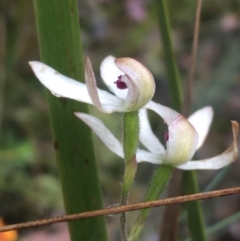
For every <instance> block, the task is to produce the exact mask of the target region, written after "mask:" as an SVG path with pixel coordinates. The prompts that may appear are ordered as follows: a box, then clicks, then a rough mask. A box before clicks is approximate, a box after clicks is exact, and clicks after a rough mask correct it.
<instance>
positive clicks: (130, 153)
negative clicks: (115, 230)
mask: <svg viewBox="0 0 240 241" xmlns="http://www.w3.org/2000/svg"><path fill="white" fill-rule="evenodd" d="M138 139H139V116H138V112H137V111H134V112H129V113H124V115H123V151H124V159H125V170H124V177H123V184H122V196H121V205H126V204H127V202H128V195H129V191H130V189H131V187H132V184H133V181H134V177H135V174H136V172H137V162H136V151H137V146H138ZM120 226H121V234H122V240H123V241H127V224H126V213H121V215H120Z"/></svg>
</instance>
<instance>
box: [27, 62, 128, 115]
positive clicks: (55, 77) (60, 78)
mask: <svg viewBox="0 0 240 241" xmlns="http://www.w3.org/2000/svg"><path fill="white" fill-rule="evenodd" d="M29 64H30V66H31V67H32V69H33V71H34V73H35V75H36V77H37V78H38V79H39V81H40V82H41V83H42V84H43V85H44V86H45V87H46V88H47V89H49V90H50V91H51V92H52V93H53V94H54V95H56V96H57V97H65V98H70V99H74V100H77V101H80V102H84V103H88V104H93V102H92V100H91V98H90V96H89V93H88V90H87V87H86V85H85V84H83V83H81V82H79V81H76V80H74V79H71V78H69V77H66V76H64V75H62V74H60V73H59V72H57V71H56V70H54V69H53V68H51V67H49V66H47V65H45V64H44V63H41V62H38V61H31V62H29ZM97 93H98V95H99V98H100V102H101V105H102V107H103V108H104V110H105V112H108V113H111V112H114V111H119V112H121V111H124V106H123V101H122V100H121V99H119V98H118V97H116V96H114V95H112V94H110V93H108V92H107V91H104V90H100V89H97Z"/></svg>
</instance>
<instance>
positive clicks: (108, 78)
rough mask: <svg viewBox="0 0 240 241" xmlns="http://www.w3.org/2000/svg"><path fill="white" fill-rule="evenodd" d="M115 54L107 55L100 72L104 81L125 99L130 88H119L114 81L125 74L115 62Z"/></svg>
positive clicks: (110, 88) (117, 94)
mask: <svg viewBox="0 0 240 241" xmlns="http://www.w3.org/2000/svg"><path fill="white" fill-rule="evenodd" d="M115 59H116V58H114V57H113V56H108V57H106V58H105V59H104V60H103V61H102V63H101V65H100V73H101V77H102V79H103V81H104V83H105V84H106V85H107V87H108V88H109V90H111V91H112V92H113V93H114V94H115V95H116V96H118V97H119V98H121V99H125V98H126V96H127V93H128V89H124V90H122V89H118V88H117V86H116V84H115V83H114V82H115V81H116V80H117V79H118V77H119V76H121V75H125V74H124V73H123V72H122V71H121V70H120V69H119V68H118V67H117V66H116V64H115Z"/></svg>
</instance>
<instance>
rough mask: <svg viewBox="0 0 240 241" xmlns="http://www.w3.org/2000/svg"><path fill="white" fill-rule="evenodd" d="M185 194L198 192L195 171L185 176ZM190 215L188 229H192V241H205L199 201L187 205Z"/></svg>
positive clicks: (186, 173)
mask: <svg viewBox="0 0 240 241" xmlns="http://www.w3.org/2000/svg"><path fill="white" fill-rule="evenodd" d="M183 189H184V194H185V195H187V194H193V193H197V192H198V185H197V179H196V174H195V172H194V171H190V172H185V173H184V176H183ZM186 208H187V213H188V227H189V229H190V234H191V240H192V241H205V240H206V235H205V231H204V220H203V214H202V209H201V206H200V202H199V201H194V202H188V203H186Z"/></svg>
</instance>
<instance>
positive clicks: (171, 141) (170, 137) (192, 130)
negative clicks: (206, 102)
mask: <svg viewBox="0 0 240 241" xmlns="http://www.w3.org/2000/svg"><path fill="white" fill-rule="evenodd" d="M146 108H147V109H151V110H153V111H155V112H156V113H157V114H158V115H160V116H161V118H163V120H164V121H165V122H166V123H167V125H168V132H167V133H166V134H165V140H166V148H165V147H164V146H163V145H162V144H161V143H160V141H159V140H158V138H157V137H156V136H155V134H153V132H152V129H151V127H150V123H149V121H148V117H147V110H146V109H142V110H141V111H140V124H141V128H140V141H141V143H142V144H143V145H144V146H145V147H146V148H147V149H148V151H145V150H141V149H138V150H137V153H136V160H137V162H138V163H139V162H144V161H145V162H150V163H154V164H167V165H172V166H175V167H177V168H179V169H184V170H196V169H219V168H222V167H224V166H226V165H228V164H230V163H231V162H233V161H234V160H235V159H236V158H237V154H238V149H237V136H238V123H237V122H236V121H232V131H233V142H232V144H231V146H230V147H229V148H228V149H227V150H226V151H224V152H223V153H222V154H220V155H217V156H215V157H212V158H208V159H204V160H198V161H194V160H191V159H192V157H193V155H194V153H195V151H196V150H197V149H199V148H200V147H201V146H202V144H203V143H204V140H205V138H206V136H207V134H208V131H209V127H210V124H211V122H212V117H213V110H212V108H211V107H205V108H202V109H200V110H198V111H197V112H195V113H194V114H193V115H191V116H190V117H189V118H188V119H186V118H185V117H183V116H182V115H181V114H179V113H178V112H176V111H174V110H172V109H170V108H168V107H166V106H163V105H160V104H158V103H155V102H153V101H150V102H149V103H148V104H147V105H146ZM75 115H76V116H77V117H78V118H80V119H81V120H82V121H84V122H85V123H86V124H87V125H88V126H89V127H90V128H91V129H92V130H93V131H94V132H95V133H96V134H97V135H98V136H99V137H100V139H101V140H102V141H103V142H104V143H105V145H106V146H107V147H108V148H109V149H110V150H111V151H112V152H114V153H116V154H117V155H118V156H120V157H123V146H122V144H121V143H120V142H119V141H118V140H117V139H116V138H115V137H114V136H113V134H112V133H111V132H110V131H109V130H108V129H107V128H106V126H105V125H104V124H103V123H102V122H101V121H100V120H99V119H97V118H96V117H94V116H91V115H88V114H84V113H75Z"/></svg>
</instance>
